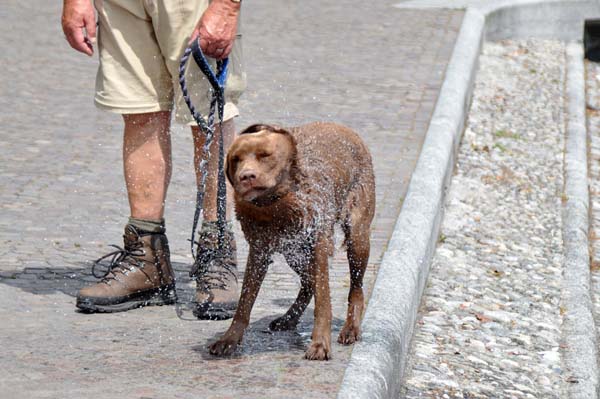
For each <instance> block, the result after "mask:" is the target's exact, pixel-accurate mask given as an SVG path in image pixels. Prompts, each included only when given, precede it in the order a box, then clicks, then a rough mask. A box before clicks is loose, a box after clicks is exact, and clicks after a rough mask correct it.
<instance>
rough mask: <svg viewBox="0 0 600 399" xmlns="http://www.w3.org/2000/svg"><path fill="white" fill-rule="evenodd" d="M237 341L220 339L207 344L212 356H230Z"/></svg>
mask: <svg viewBox="0 0 600 399" xmlns="http://www.w3.org/2000/svg"><path fill="white" fill-rule="evenodd" d="M237 346H238V342H237V341H236V340H231V339H221V340H219V341H217V342H215V343H214V344H212V345H209V347H208V350H209V352H210V354H211V355H213V356H230V355H231V354H233V352H234V351H235V348H237Z"/></svg>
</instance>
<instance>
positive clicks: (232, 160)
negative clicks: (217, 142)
mask: <svg viewBox="0 0 600 399" xmlns="http://www.w3.org/2000/svg"><path fill="white" fill-rule="evenodd" d="M239 161H240V157H238V156H237V155H234V156H232V157H231V162H232V163H238V162H239Z"/></svg>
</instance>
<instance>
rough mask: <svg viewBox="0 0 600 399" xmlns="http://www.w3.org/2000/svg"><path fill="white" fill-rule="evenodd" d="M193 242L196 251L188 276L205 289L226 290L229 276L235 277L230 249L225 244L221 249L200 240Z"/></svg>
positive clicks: (234, 267)
mask: <svg viewBox="0 0 600 399" xmlns="http://www.w3.org/2000/svg"><path fill="white" fill-rule="evenodd" d="M194 244H196V245H197V248H198V251H197V255H196V260H195V261H194V264H193V266H192V269H191V271H190V277H195V278H196V281H197V283H198V284H201V285H202V286H203V287H204V288H205V289H207V290H213V289H221V290H226V289H227V285H228V281H229V280H230V277H233V279H234V280H235V279H236V270H235V269H236V265H235V263H234V261H233V251H232V249H231V248H230V247H229V246H227V245H226V246H225V247H224V248H222V249H221V248H218V247H216V248H213V247H209V246H207V245H205V244H206V243H203V242H200V241H195V242H194Z"/></svg>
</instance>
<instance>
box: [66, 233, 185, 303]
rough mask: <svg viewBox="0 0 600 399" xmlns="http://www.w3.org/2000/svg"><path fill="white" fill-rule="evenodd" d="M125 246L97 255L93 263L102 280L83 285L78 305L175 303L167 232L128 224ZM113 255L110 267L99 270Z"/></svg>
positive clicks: (93, 271) (78, 295)
mask: <svg viewBox="0 0 600 399" xmlns="http://www.w3.org/2000/svg"><path fill="white" fill-rule="evenodd" d="M123 240H124V243H125V246H124V248H121V247H118V246H116V245H113V246H114V247H115V248H117V251H114V252H111V253H109V254H107V255H105V256H103V257H102V258H100V259H98V260H97V261H96V262H95V263H94V266H93V267H92V273H93V274H94V276H96V277H98V278H101V280H100V281H99V282H98V283H96V284H94V285H91V286H89V287H85V288H82V289H81V290H80V291H79V293H78V294H77V307H78V308H79V309H81V310H82V311H84V312H104V313H112V312H122V311H125V310H130V309H134V308H138V307H140V306H149V305H166V304H172V303H175V298H176V297H175V277H174V274H173V269H172V267H171V261H170V253H169V243H168V241H167V237H166V235H165V234H164V233H149V232H143V231H139V230H137V229H136V228H135V227H134V226H133V225H131V224H128V225H127V226H125V234H124V235H123ZM107 258H110V264H109V265H108V269H107V270H106V271H105V272H104V273H98V272H97V268H99V267H101V266H102V265H101V263H100V262H101V261H102V260H104V259H107Z"/></svg>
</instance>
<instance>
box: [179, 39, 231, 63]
mask: <svg viewBox="0 0 600 399" xmlns="http://www.w3.org/2000/svg"><path fill="white" fill-rule="evenodd" d="M196 37H198V35H196ZM234 42H235V39H234V40H230V41H225V40H213V41H211V40H209V39H207V38H205V37H203V36H200V49H201V50H202V52H203V53H204V55H206V56H208V57H211V58H215V59H217V60H222V59H225V58H227V57H228V56H229V54H230V53H231V49H232V48H233V43H234ZM190 43H191V42H190Z"/></svg>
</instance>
